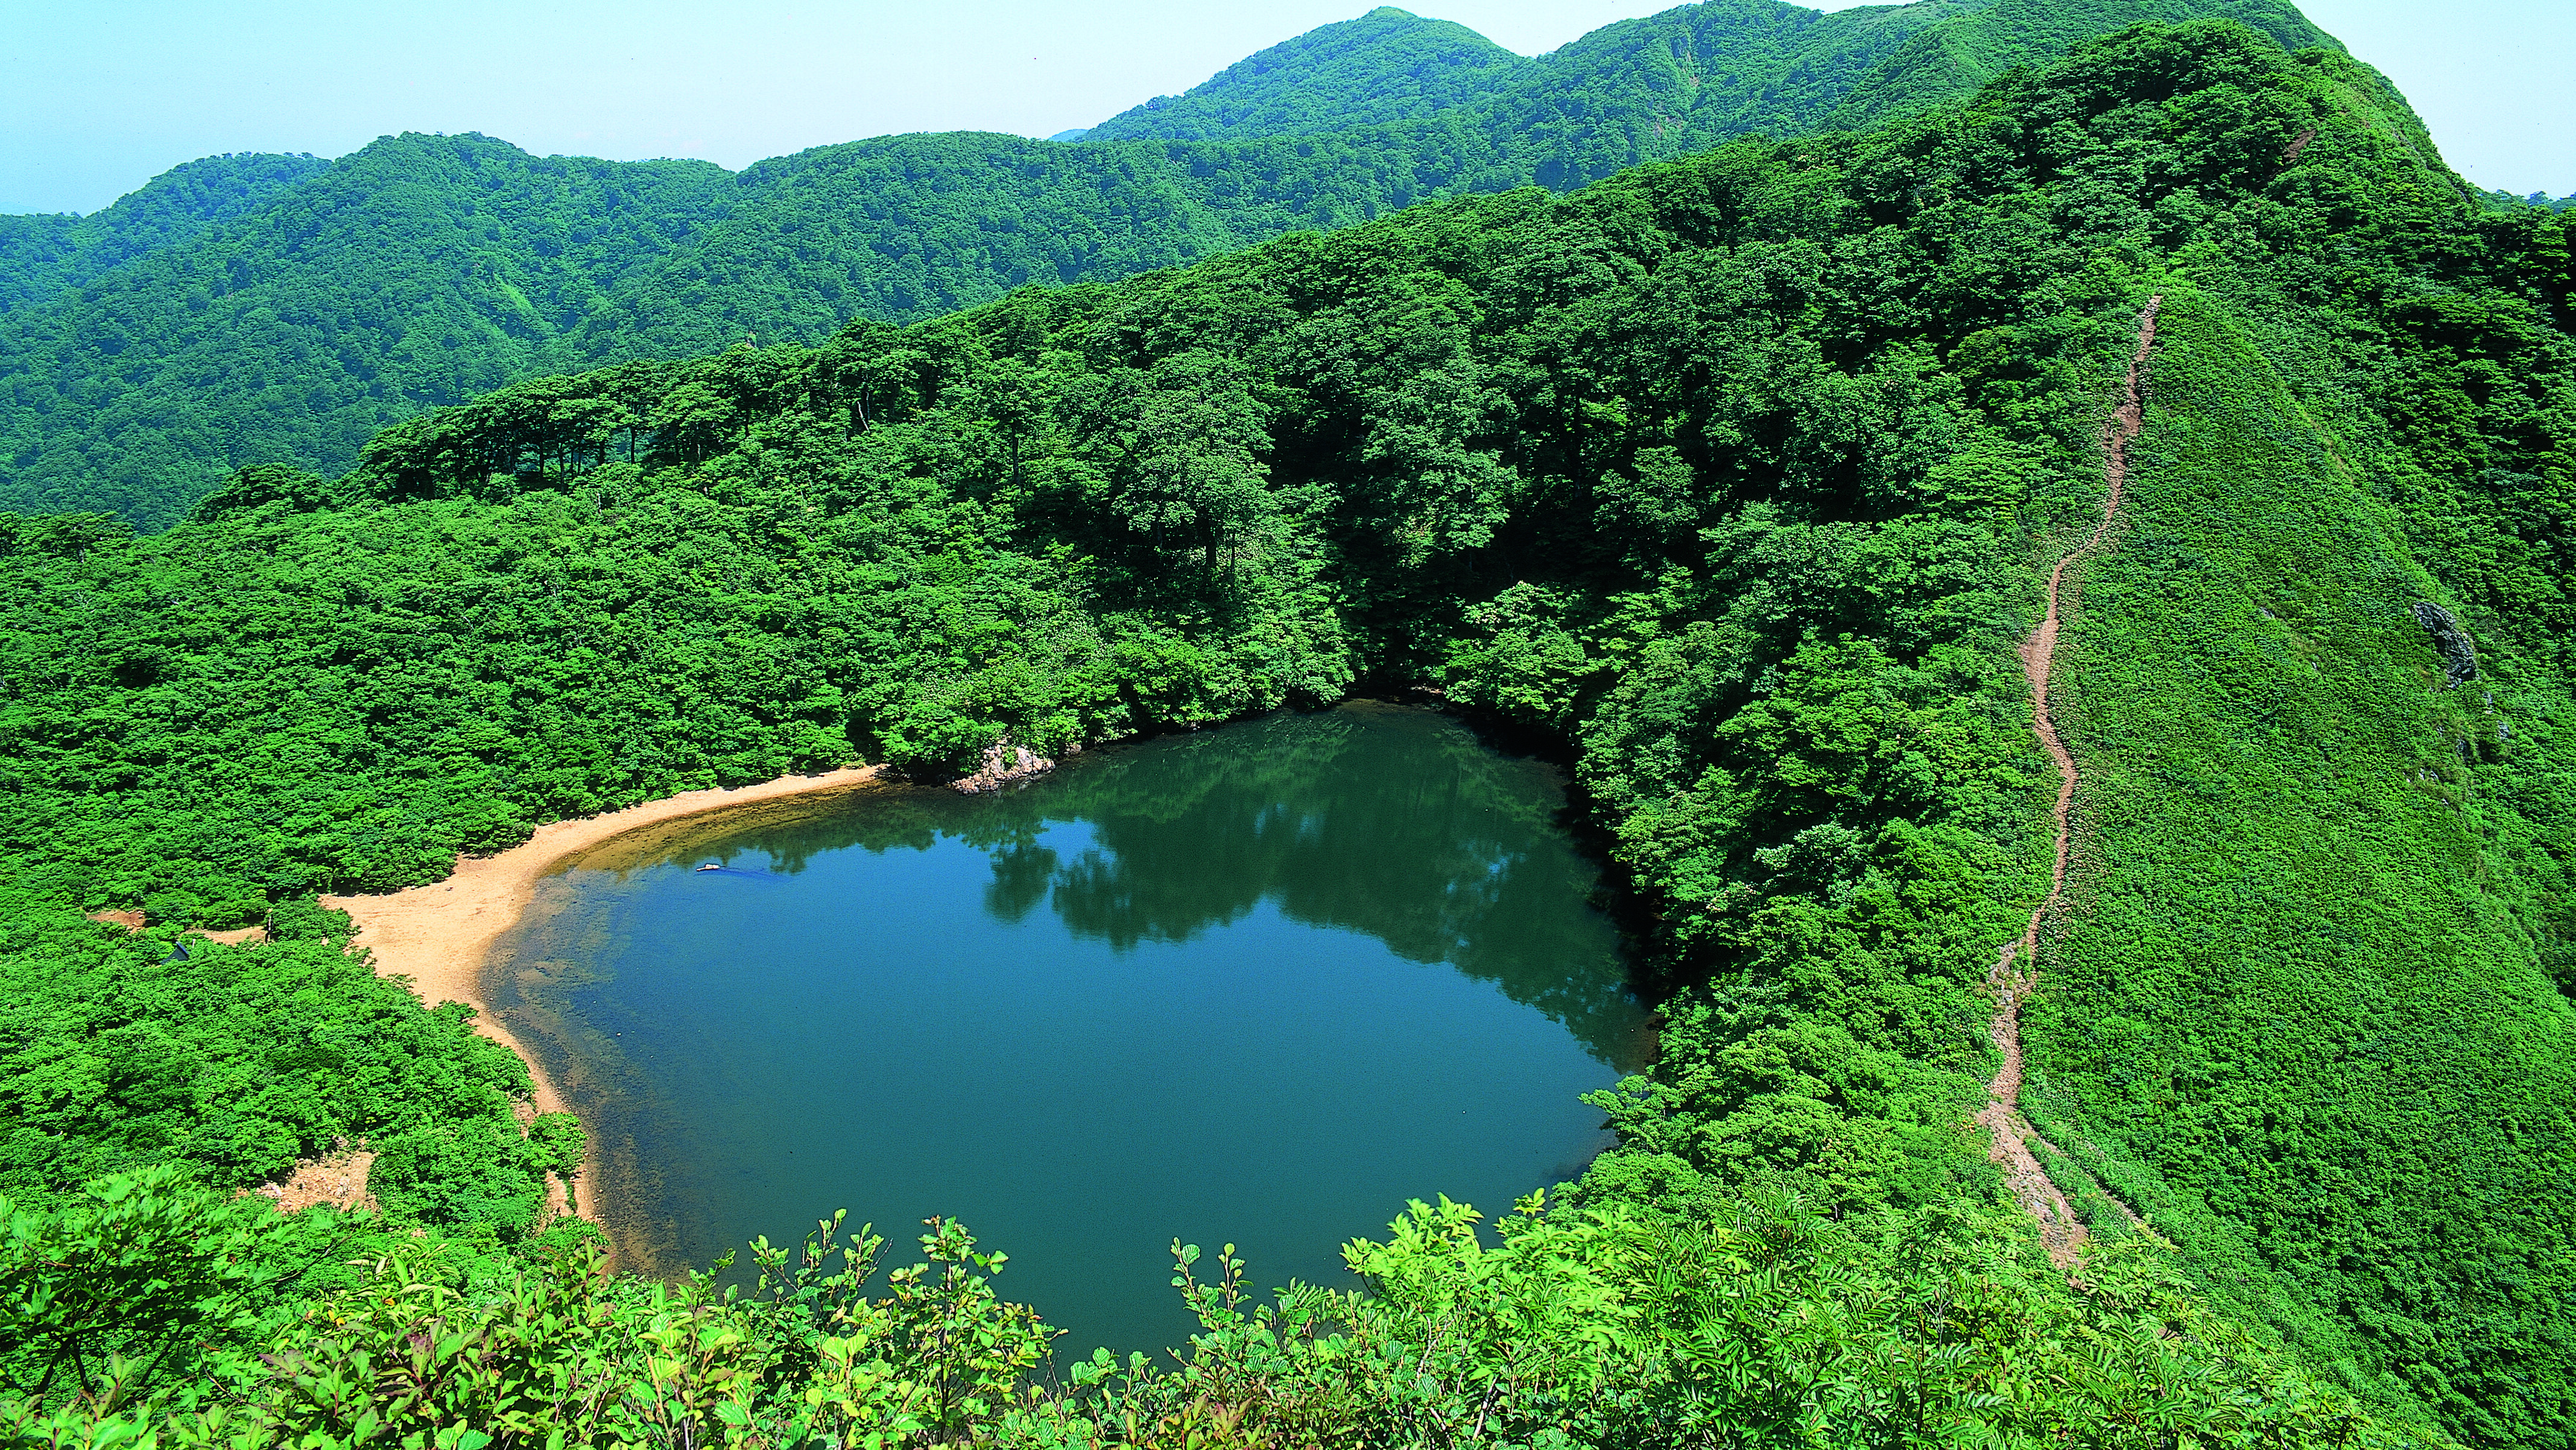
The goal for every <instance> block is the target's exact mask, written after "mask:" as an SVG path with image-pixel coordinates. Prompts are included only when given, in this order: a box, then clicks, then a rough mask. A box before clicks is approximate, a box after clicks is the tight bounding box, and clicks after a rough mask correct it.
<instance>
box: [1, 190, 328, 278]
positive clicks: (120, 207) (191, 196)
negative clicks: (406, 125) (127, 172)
mask: <svg viewBox="0 0 2576 1450" xmlns="http://www.w3.org/2000/svg"><path fill="white" fill-rule="evenodd" d="M329 165H330V163H329V162H327V161H317V160H315V159H314V158H312V157H310V156H262V155H257V154H253V153H243V154H239V155H230V156H209V157H207V158H206V159H205V160H203V161H191V162H189V163H188V164H187V165H185V166H177V167H173V168H171V169H170V170H168V171H165V172H163V173H162V174H161V175H159V176H157V177H154V178H153V179H152V181H151V182H150V183H149V184H148V185H146V186H145V187H144V188H143V189H142V190H140V191H137V192H135V193H134V194H133V195H131V196H128V197H125V198H124V199H122V200H120V201H118V202H117V203H116V205H114V206H111V207H109V208H107V209H106V210H104V211H99V212H93V213H92V214H90V215H88V216H85V217H76V216H0V312H11V311H15V310H17V309H19V308H22V307H32V306H36V305H38V304H40V303H45V302H51V301H53V300H54V299H56V298H58V297H61V296H62V295H63V294H65V293H67V292H72V291H75V290H77V289H78V288H80V287H81V286H82V285H83V284H85V283H87V282H89V281H91V280H92V279H94V278H96V277H98V276H99V275H100V274H102V273H105V272H108V271H110V270H112V269H114V268H116V267H119V266H122V265H124V264H125V263H127V262H130V261H133V260H134V259H136V258H138V257H142V256H145V255H147V254H149V253H152V252H158V251H166V250H168V249H170V248H173V247H179V246H184V245H186V244H187V243H189V242H192V241H195V240H196V239H197V238H199V237H201V236H204V235H205V234H206V233H207V232H208V231H210V230H212V229H213V228H215V227H216V226H218V225H220V224H222V223H224V222H228V221H231V220H233V219H234V218H236V217H240V216H246V215H248V214H250V213H251V212H253V211H255V210H257V209H258V208H259V207H261V206H263V205H265V204H266V203H267V202H268V201H269V200H270V199H271V198H273V197H275V196H277V195H278V194H279V193H281V192H284V191H286V190H287V189H289V188H290V187H293V186H295V185H296V184H298V183H299V182H302V181H304V180H306V179H308V178H310V177H311V176H312V175H313V174H314V173H315V172H317V171H320V170H322V169H323V168H325V167H327V166H329Z"/></svg>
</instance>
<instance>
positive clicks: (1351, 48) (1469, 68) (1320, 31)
mask: <svg viewBox="0 0 2576 1450" xmlns="http://www.w3.org/2000/svg"><path fill="white" fill-rule="evenodd" d="M1528 65H1529V62H1528V61H1527V60H1526V59H1524V58H1523V57H1521V56H1518V55H1514V54H1513V53H1512V52H1510V51H1508V50H1505V49H1503V48H1502V47H1501V46H1499V45H1496V44H1494V43H1493V42H1492V41H1490V40H1487V39H1486V38H1485V37H1483V36H1481V35H1478V34H1477V33H1476V32H1474V31H1472V30H1469V29H1468V28H1467V27H1465V26H1463V25H1458V24H1455V23H1452V22H1450V21H1447V20H1428V19H1425V18H1423V17H1422V16H1419V15H1414V14H1411V13H1410V12H1407V11H1403V10H1398V9H1397V8H1395V7H1394V6H1392V5H1381V6H1379V7H1378V8H1376V9H1375V10H1372V11H1370V12H1369V13H1368V14H1366V15H1363V16H1361V17H1360V18H1359V19H1357V20H1343V21H1338V22H1336V23H1334V24H1331V25H1324V26H1318V27H1317V28H1315V29H1313V30H1310V31H1307V32H1306V33H1305V34H1303V35H1301V36H1298V37H1297V38H1296V39H1294V40H1287V41H1282V42H1280V43H1279V44H1277V45H1274V46H1272V47H1270V48H1269V49H1268V50H1263V51H1256V52H1254V53H1253V54H1251V55H1248V56H1246V57H1244V58H1243V59H1242V60H1239V61H1236V62H1235V63H1234V64H1233V65H1230V66H1227V67H1226V68H1225V69H1224V70H1221V71H1218V72H1217V73H1216V74H1215V75H1214V76H1212V77H1210V78H1209V79H1208V80H1206V81H1205V82H1203V83H1201V84H1199V85H1195V86H1192V87H1191V88H1190V89H1189V90H1188V91H1187V92H1186V93H1184V94H1182V95H1178V96H1156V97H1155V98H1154V99H1152V100H1150V101H1147V102H1146V103H1145V104H1143V105H1141V106H1138V107H1136V108H1135V109H1134V110H1130V111H1121V112H1120V113H1118V114H1117V115H1115V116H1112V117H1110V118H1109V119H1108V120H1106V121H1103V122H1101V123H1100V124H1099V125H1097V126H1094V127H1092V128H1090V129H1089V130H1088V131H1084V132H1082V133H1080V136H1079V138H1078V139H1081V140H1085V141H1230V140H1238V139H1242V138H1245V137H1252V136H1301V135H1317V134H1321V133H1324V132H1329V131H1348V130H1350V129H1352V128H1353V127H1357V126H1373V125H1377V124H1379V123H1380V122H1385V121H1410V120H1414V119H1417V118H1419V117H1423V116H1428V115H1431V114H1433V113H1434V112H1438V111H1445V110H1449V109H1452V108H1454V107H1457V106H1460V105H1464V104H1467V103H1468V102H1471V101H1475V100H1477V99H1480V98H1481V97H1483V96H1485V95H1487V94H1489V93H1491V92H1492V91H1494V90H1496V89H1497V88H1499V87H1502V86H1504V85H1507V84H1509V83H1510V82H1511V81H1512V80H1514V79H1515V78H1516V77H1517V74H1518V72H1520V71H1521V70H1523V69H1525V68H1526V67H1527V66H1528Z"/></svg>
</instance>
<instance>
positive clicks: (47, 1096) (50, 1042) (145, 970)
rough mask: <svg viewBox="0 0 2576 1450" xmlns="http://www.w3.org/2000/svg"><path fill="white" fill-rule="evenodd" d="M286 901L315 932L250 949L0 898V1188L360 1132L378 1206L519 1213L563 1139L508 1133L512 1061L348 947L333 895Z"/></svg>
mask: <svg viewBox="0 0 2576 1450" xmlns="http://www.w3.org/2000/svg"><path fill="white" fill-rule="evenodd" d="M299 911H300V913H301V916H302V918H303V919H306V920H310V921H313V922H314V923H315V924H316V925H318V926H319V927H320V928H321V929H320V930H314V931H311V932H310V933H309V934H307V933H305V932H302V931H298V930H296V929H295V928H294V927H293V926H291V925H290V926H289V928H288V930H287V931H284V932H281V936H284V937H286V938H287V939H285V940H280V941H275V942H271V943H269V944H266V945H263V946H255V947H254V946H223V945H220V944H217V943H214V942H209V941H205V940H203V939H195V940H191V941H189V942H188V944H187V947H188V950H187V955H186V956H185V957H184V958H183V957H180V956H178V955H177V954H176V953H174V952H173V951H172V950H171V943H170V942H169V941H168V940H167V939H164V938H158V937H152V936H142V935H134V934H129V933H127V932H125V931H123V930H120V929H117V928H113V927H108V926H101V925H98V924H96V923H93V922H88V921H83V920H81V919H80V918H79V916H78V915H76V914H75V913H72V912H69V911H64V910H60V909H56V908H46V907H41V906H37V905H34V904H32V903H28V902H26V901H23V900H20V901H16V902H13V903H12V905H11V909H10V910H9V911H8V913H7V914H6V916H5V917H0V921H5V923H6V926H5V930H6V933H7V935H6V937H5V939H0V1122H5V1123H6V1124H7V1128H6V1133H5V1136H0V1193H6V1194H9V1195H10V1196H12V1197H13V1198H15V1199H16V1200H17V1202H18V1203H19V1204H21V1205H22V1206H39V1205H44V1204H49V1203H51V1202H54V1201H55V1200H57V1199H60V1198H62V1197H63V1196H65V1195H68V1194H72V1193H75V1192H76V1191H78V1190H79V1188H80V1186H81V1185H82V1184H84V1183H86V1182H88V1181H90V1180H91V1179H93V1178H96V1177H99V1176H101V1175H104V1174H109V1173H114V1172H119V1171H126V1170H132V1169H140V1168H142V1167H143V1166H144V1165H147V1164H156V1163H157V1164H166V1165H171V1166H173V1167H176V1168H181V1169H184V1170H185V1171H186V1174H187V1176H188V1177H189V1178H191V1179H193V1180H194V1181H196V1182H199V1183H203V1184H206V1185H208V1186H210V1187H213V1188H219V1189H227V1190H232V1189H242V1188H248V1187H250V1186H252V1185H255V1184H258V1183H261V1182H263V1181H265V1180H268V1179H271V1178H276V1177H279V1176H282V1175H283V1174H285V1173H286V1172H287V1171H288V1170H290V1169H291V1168H292V1167H293V1165H294V1163H295V1160H297V1159H298V1158H308V1157H314V1156H317V1155H319V1154H322V1153H324V1152H327V1151H329V1150H331V1149H332V1148H334V1147H335V1146H337V1145H343V1144H350V1143H357V1142H362V1141H363V1142H369V1143H372V1144H374V1145H376V1146H377V1147H378V1149H379V1150H380V1156H379V1158H378V1159H377V1161H376V1165H375V1170H374V1175H373V1177H372V1178H371V1180H370V1187H371V1188H372V1189H373V1190H374V1191H375V1192H376V1193H377V1195H378V1196H379V1197H380V1198H382V1199H383V1200H384V1202H385V1203H386V1206H387V1207H388V1208H391V1209H395V1210H396V1211H397V1212H399V1213H402V1214H404V1215H405V1216H406V1217H408V1218H410V1219H414V1220H416V1221H419V1222H423V1223H427V1224H432V1225H437V1226H440V1227H443V1228H447V1229H452V1230H458V1231H472V1230H475V1229H477V1228H482V1227H488V1228H490V1229H492V1230H493V1231H494V1232H496V1233H500V1234H504V1235H507V1236H511V1237H516V1236H518V1235H521V1234H524V1233H525V1232H526V1231H527V1230H528V1229H529V1228H530V1227H532V1226H533V1223H534V1218H535V1214H536V1211H537V1209H538V1207H539V1206H540V1204H541V1203H542V1201H543V1197H544V1180H545V1174H546V1173H547V1172H549V1171H553V1172H565V1171H566V1170H565V1169H563V1168H562V1166H561V1164H562V1161H563V1158H564V1156H565V1152H566V1146H565V1145H566V1142H567V1139H566V1137H565V1135H564V1132H563V1130H562V1128H560V1127H555V1128H550V1129H548V1130H547V1134H546V1136H545V1137H544V1138H543V1139H541V1140H540V1141H537V1142H530V1141H528V1140H527V1139H526V1138H524V1137H523V1135H522V1133H521V1131H520V1129H519V1126H518V1122H517V1119H516V1117H515V1116H514V1113H515V1105H516V1104H518V1103H520V1102H523V1101H525V1100H526V1099H527V1098H528V1096H529V1093H530V1085H529V1080H528V1071H527V1067H526V1065H525V1064H523V1063H521V1062H520V1061H519V1060H518V1059H517V1058H516V1057H514V1056H513V1055H511V1053H510V1052H509V1051H508V1050H507V1049H505V1048H502V1047H501V1046H499V1045H498V1044H496V1043H494V1042H492V1041H490V1040H489V1039H487V1038H484V1037H481V1036H479V1035H477V1034H476V1033H475V1032H474V1031H473V1029H472V1027H471V1026H470V1025H469V1022H468V1018H469V1016H470V1015H471V1014H470V1013H469V1012H468V1010H467V1009H466V1008H464V1007H462V1006H459V1005H457V1004H454V1003H449V1004H446V1005H444V1006H441V1007H438V1008H436V1009H430V1008H426V1007H424V1006H422V1005H421V1003H420V1001H419V1000H418V999H417V998H415V997H413V996H412V994H411V993H410V992H409V991H408V990H407V989H406V988H405V986H404V985H403V984H402V983H401V982H398V981H388V980H386V979H384V978H381V977H378V976H377V975H376V974H375V972H374V970H373V969H372V968H371V967H370V966H369V965H368V963H367V962H366V961H365V960H364V959H362V958H358V957H351V956H347V955H344V954H343V953H342V951H341V949H340V948H341V945H342V944H343V943H344V942H345V941H346V940H347V935H346V933H347V930H348V928H347V921H348V918H347V915H346V914H345V913H340V912H329V913H325V912H322V911H320V910H319V909H318V908H315V907H314V906H313V905H312V904H311V903H310V902H307V903H304V904H303V905H302V906H301V907H300V908H297V907H293V906H291V905H281V906H280V907H279V908H278V916H279V917H280V918H283V919H284V921H286V922H288V923H293V922H295V921H296V920H297V919H298V912H299ZM328 918H337V921H336V922H333V921H330V920H328ZM540 1121H543V1120H540ZM578 1141H579V1140H578V1137H577V1136H575V1137H573V1138H572V1139H570V1142H571V1143H572V1144H573V1145H575V1146H576V1148H577V1145H578ZM572 1161H573V1163H574V1164H575V1165H576V1166H578V1163H579V1157H578V1154H577V1152H575V1153H574V1155H573V1157H572Z"/></svg>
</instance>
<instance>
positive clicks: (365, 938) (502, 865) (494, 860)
mask: <svg viewBox="0 0 2576 1450" xmlns="http://www.w3.org/2000/svg"><path fill="white" fill-rule="evenodd" d="M883 777H884V767H883V766H873V765H872V766H853V767H849V768H846V769H842V770H835V771H831V772H828V773H826V774H822V775H789V776H781V777H780V778H778V779H776V780H772V781H765V782H763V783H761V784H759V785H749V786H741V787H738V788H735V789H731V790H724V789H718V790H693V791H688V792H686V793H684V794H681V795H675V796H669V797H666V798H664V799H662V800H658V801H647V802H645V803H644V804H642V805H639V806H629V807H628V808H626V809H625V810H622V811H610V812H609V813H607V814H606V815H598V816H584V817H581V818H580V819H578V820H570V821H556V822H554V823H553V824H551V825H544V826H539V827H538V828H537V830H536V834H534V835H532V836H530V837H529V838H528V839H527V840H526V841H525V842H523V843H521V844H519V845H517V846H513V847H511V848H510V849H509V850H507V851H503V852H501V853H500V854H498V855H494V856H460V857H458V858H457V860H456V870H455V872H454V873H453V874H452V875H450V876H449V877H448V878H447V879H446V880H444V881H436V882H432V883H431V884H429V885H427V886H413V887H409V888H406V889H404V890H401V891H396V892H392V893H390V894H387V895H383V896H325V897H323V898H322V904H323V905H324V906H328V907H333V908H335V909H337V910H340V911H345V912H347V913H349V916H350V918H351V919H352V920H353V921H355V922H356V923H357V936H356V938H355V940H356V943H357V945H359V946H362V947H365V948H367V949H368V950H369V951H370V952H373V953H374V954H375V964H376V971H377V973H378V974H380V975H382V976H387V977H408V978H410V979H411V989H412V991H413V992H414V993H415V994H416V995H417V996H419V998H420V999H421V1001H423V1002H424V1003H428V1004H430V1005H432V1006H435V1005H436V1004H438V1003H440V1002H463V1003H464V1004H466V1005H467V1006H469V1007H472V1008H473V1009H474V1026H475V1030H477V1031H479V1032H481V1033H482V1034H483V1035H484V1036H486V1037H488V1038H491V1039H492V1040H493V1041H495V1042H498V1043H500V1044H501V1045H502V1046H504V1047H507V1048H508V1049H510V1050H511V1051H512V1052H515V1053H517V1054H518V1055H519V1060H520V1061H522V1062H525V1063H526V1064H528V1072H529V1075H530V1076H531V1077H533V1078H534V1079H535V1081H536V1089H537V1092H536V1098H537V1111H539V1112H542V1113H556V1112H570V1111H571V1108H570V1106H569V1105H568V1104H567V1103H566V1102H565V1101H564V1097H563V1094H562V1093H561V1092H559V1091H557V1090H556V1087H555V1084H554V1082H553V1081H552V1080H551V1079H550V1078H548V1077H547V1075H546V1071H545V1068H544V1067H543V1066H542V1065H540V1064H539V1063H538V1061H537V1059H536V1058H535V1056H534V1055H533V1054H531V1053H530V1052H529V1051H528V1050H527V1047H526V1045H525V1044H523V1043H521V1042H520V1041H519V1040H518V1039H517V1038H515V1037H513V1036H511V1035H510V1031H509V1029H507V1028H505V1027H503V1026H502V1025H501V1024H500V1023H498V1022H496V1021H494V1020H493V1019H492V1011H491V1007H490V1005H489V1004H488V1003H486V1002H485V1001H484V998H483V968H484V965H485V963H486V961H487V960H488V959H489V957H490V956H491V951H492V943H493V942H494V941H496V940H498V939H499V937H500V935H501V934H502V933H503V932H505V931H508V930H509V929H510V928H511V927H512V926H515V925H517V924H518V920H519V916H520V913H522V912H524V911H526V910H527V907H528V903H529V901H530V900H531V899H533V898H534V896H535V894H536V889H537V883H538V882H539V881H540V880H542V879H543V878H544V877H545V876H546V875H547V873H549V872H550V871H552V870H553V869H554V868H555V867H556V866H557V865H559V864H560V863H562V862H563V860H564V859H565V858H566V857H569V856H573V855H577V854H579V853H581V852H584V851H588V850H590V849H592V848H593V847H596V846H599V845H601V844H603V843H605V842H607V841H609V840H612V839H614V838H615V837H618V836H621V835H624V834H626V833H627V832H629V831H634V830H639V829H641V828H643V827H646V826H654V825H660V824H662V823H663V822H666V821H676V820H679V819H682V818H684V817H688V816H701V815H707V814H709V813H712V812H715V811H722V810H725V809H728V808H730V807H733V806H740V805H749V804H752V803H755V802H759V801H772V800H780V799H784V798H786V797H790V796H811V795H819V794H826V793H830V792H834V791H848V790H856V789H860V788H862V787H866V786H871V785H875V784H877V783H878V782H879V781H881V780H882V779H883ZM596 1164H597V1153H596V1147H595V1146H594V1149H593V1160H592V1164H591V1166H589V1167H586V1168H585V1169H584V1171H583V1174H582V1194H581V1199H582V1217H584V1218H587V1219H590V1220H592V1221H594V1222H596V1221H598V1220H599V1218H600V1208H599V1195H598V1189H597V1186H596V1185H597V1184H598V1181H599V1177H598V1174H597V1172H596V1171H595V1170H596ZM559 1192H560V1191H559V1190H558V1193H559ZM557 1206H558V1207H560V1206H561V1204H560V1198H559V1197H558V1200H557Z"/></svg>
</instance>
